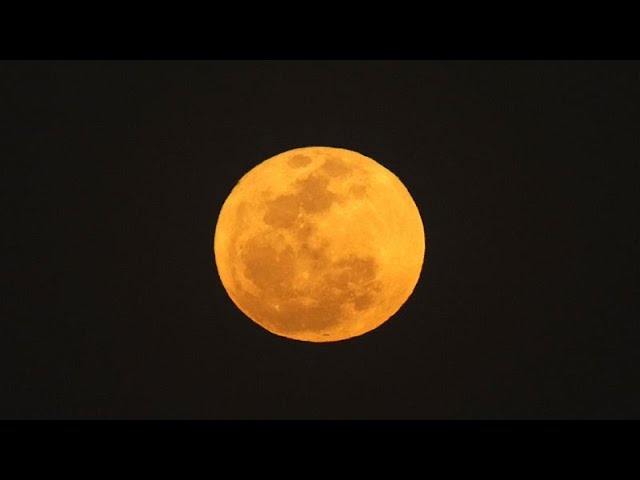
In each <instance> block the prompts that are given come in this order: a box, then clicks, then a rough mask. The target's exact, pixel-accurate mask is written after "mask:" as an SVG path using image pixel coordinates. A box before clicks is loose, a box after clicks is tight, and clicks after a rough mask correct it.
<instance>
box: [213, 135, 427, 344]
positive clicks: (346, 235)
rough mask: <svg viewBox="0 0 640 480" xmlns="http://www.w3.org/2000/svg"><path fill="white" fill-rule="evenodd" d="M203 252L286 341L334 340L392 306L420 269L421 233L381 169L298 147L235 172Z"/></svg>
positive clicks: (407, 200) (380, 319) (384, 316)
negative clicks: (210, 255) (207, 249)
mask: <svg viewBox="0 0 640 480" xmlns="http://www.w3.org/2000/svg"><path fill="white" fill-rule="evenodd" d="M213 250H214V255H215V261H216V266H217V268H218V273H219V275H220V280H221V281H222V285H223V286H224V288H225V290H226V291H227V293H228V294H229V297H231V300H233V302H234V303H235V304H236V306H237V307H238V308H239V309H240V310H241V311H242V312H244V313H245V314H246V315H247V316H248V317H249V318H250V319H251V320H253V321H254V322H255V323H257V324H258V325H260V326H262V327H263V328H265V329H266V330H268V331H269V332H271V333H274V334H276V335H280V336H283V337H287V338H291V339H294V340H301V341H308V342H335V341H339V340H346V339H348V338H352V337H357V336H359V335H362V334H364V333H367V332H369V331H371V330H373V329H375V328H377V327H379V326H380V325H382V324H383V323H384V322H386V321H387V320H388V319H389V318H390V317H391V316H393V315H394V314H395V313H396V312H397V311H398V310H399V309H400V308H401V307H402V305H403V304H404V303H405V302H406V300H407V299H408V298H409V296H410V295H411V293H412V292H413V290H414V288H415V286H416V284H417V282H418V279H419V277H420V272H421V270H422V265H423V261H424V255H425V232H424V227H423V224H422V219H421V217H420V212H419V211H418V208H417V206H416V204H415V202H414V201H413V199H412V197H411V195H410V194H409V191H408V190H407V188H406V187H405V186H404V185H403V183H402V182H401V181H400V179H399V178H398V177H396V176H395V175H394V174H393V173H392V172H391V171H389V170H388V169H386V168H385V167H383V166H382V165H380V164H379V163H377V162H376V161H374V160H372V159H371V158H368V157H366V156H364V155H361V154H360V153H357V152H354V151H351V150H345V149H342V148H332V147H305V148H297V149H294V150H289V151H287V152H283V153H280V154H278V155H276V156H274V157H271V158H269V159H267V160H265V161H263V162H262V163H260V164H259V165H257V166H256V167H254V168H253V169H252V170H250V171H249V172H248V173H247V174H246V175H244V176H243V177H242V178H241V179H240V181H239V182H238V184H237V185H236V186H235V187H234V188H233V190H232V191H231V193H230V194H229V196H228V198H227V199H226V201H225V202H224V204H223V206H222V209H221V211H220V215H219V217H218V222H217V225H216V229H215V235H214V242H213Z"/></svg>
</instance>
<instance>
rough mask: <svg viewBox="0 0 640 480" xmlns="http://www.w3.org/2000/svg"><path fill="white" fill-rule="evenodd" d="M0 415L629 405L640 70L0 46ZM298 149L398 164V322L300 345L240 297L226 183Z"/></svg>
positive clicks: (638, 238)
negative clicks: (405, 242) (409, 236)
mask: <svg viewBox="0 0 640 480" xmlns="http://www.w3.org/2000/svg"><path fill="white" fill-rule="evenodd" d="M0 127H1V128H0V152H2V155H1V156H2V163H1V168H2V177H3V180H5V182H3V183H6V184H7V185H6V186H5V187H3V189H2V191H1V193H0V196H1V197H0V199H1V200H2V204H3V208H2V217H3V222H2V224H3V225H4V227H5V228H3V230H4V232H3V235H2V237H3V238H2V242H3V248H2V252H3V255H2V257H3V260H2V261H3V268H2V270H3V273H4V275H3V276H2V291H3V295H2V297H3V298H2V302H1V304H0V317H1V318H0V418H2V419H599V418H622V419H624V418H640V348H639V345H640V309H639V308H638V307H639V303H640V302H639V298H640V287H639V282H638V280H639V277H640V266H639V265H640V261H639V259H638V249H639V242H640V235H639V233H638V232H639V229H638V219H639V218H640V208H639V206H640V202H639V201H638V199H637V196H638V195H637V193H638V190H639V187H638V182H639V180H640V167H639V164H640V160H639V159H640V62H631V61H608V62H606V61H602V62H588V61H349V60H342V61H320V60H314V61H230V60H227V61H117V62H116V61H23V62H19V61H3V62H0ZM311 145H321V146H333V147H341V148H347V149H351V150H355V151H358V152H360V153H362V154H364V155H367V156H369V157H371V158H373V159H375V160H376V161H378V162H380V163H381V164H383V165H384V166H386V167H387V168H389V169H390V170H391V171H393V172H394V173H395V174H396V175H398V176H399V177H400V179H402V181H403V182H404V184H405V185H406V186H407V188H408V189H409V191H410V192H411V194H412V196H413V198H414V200H415V202H416V204H417V205H418V208H419V209H420V212H421V215H422V219H423V222H424V226H425V230H426V235H427V254H426V258H425V264H424V267H423V271H422V276H421V279H420V281H419V283H418V285H417V287H416V289H415V291H414V293H413V295H412V296H411V297H410V299H409V300H408V302H407V303H406V304H405V305H404V307H403V308H402V309H401V310H400V312H399V313H398V314H397V315H395V316H394V317H392V319H391V320H389V321H388V322H386V323H385V324H384V325H383V326H381V327H380V328H378V329H376V330H374V331H372V332H370V333H368V334H366V335H364V336H362V337H358V338H356V339H353V340H349V341H345V342H337V343H329V344H313V343H304V342H297V341H292V340H287V339H284V338H281V337H278V336H275V335H273V334H270V333H268V332H267V331H266V330H263V329H262V328H260V327H258V326H257V325H256V324H255V323H253V322H251V321H250V320H249V319H248V318H246V317H245V316H244V315H243V314H242V313H241V312H240V311H239V310H238V309H237V308H236V307H235V305H234V304H233V303H232V301H231V300H230V299H229V297H228V295H227V293H226V292H225V290H224V288H223V287H222V284H221V282H220V280H219V277H218V275H217V271H216V268H215V263H214V257H213V250H212V243H213V234H214V229H215V224H216V220H217V215H218V212H219V211H220V208H221V206H222V203H223V202H224V200H225V198H226V197H227V195H228V194H229V193H230V191H231V189H232V188H233V186H234V185H235V184H236V182H237V181H238V180H239V179H240V177H241V176H242V175H243V174H244V173H246V172H247V171H248V170H250V169H251V168H252V167H254V166H255V165H256V164H257V163H259V162H261V161H262V160H265V159H267V158H269V157H271V156H273V155H275V154H277V153H280V152H283V151H285V150H289V149H292V148H296V147H304V146H311Z"/></svg>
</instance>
